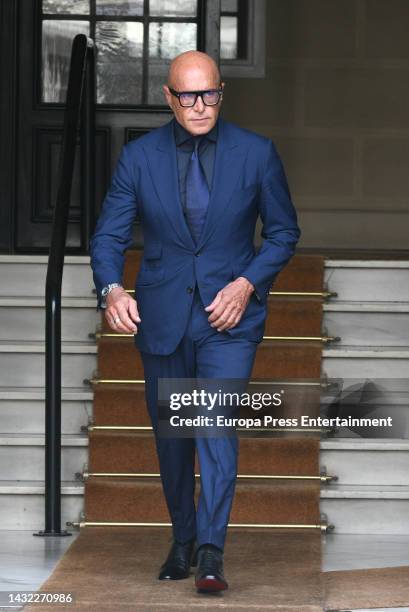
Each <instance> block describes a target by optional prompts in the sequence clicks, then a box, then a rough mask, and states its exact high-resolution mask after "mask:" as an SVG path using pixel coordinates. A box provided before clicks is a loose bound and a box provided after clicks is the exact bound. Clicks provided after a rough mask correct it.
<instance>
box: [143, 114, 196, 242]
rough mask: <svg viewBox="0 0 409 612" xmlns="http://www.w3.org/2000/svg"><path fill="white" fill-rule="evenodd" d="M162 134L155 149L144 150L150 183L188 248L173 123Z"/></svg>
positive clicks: (188, 240) (191, 240)
mask: <svg viewBox="0 0 409 612" xmlns="http://www.w3.org/2000/svg"><path fill="white" fill-rule="evenodd" d="M162 129H163V133H162V136H161V138H160V139H159V142H158V143H157V146H156V148H154V149H153V148H152V149H147V148H145V154H146V157H147V159H148V166H149V172H150V174H151V177H152V183H153V185H154V188H155V190H156V193H157V195H158V197H159V200H160V203H161V205H162V208H163V210H164V212H165V214H166V215H167V217H168V219H169V221H170V223H171V224H172V226H173V228H174V229H175V231H176V232H177V234H178V236H179V237H180V239H181V240H182V241H183V242H184V243H185V244H187V245H188V246H189V247H190V248H194V247H195V244H194V241H193V238H192V236H191V233H190V231H189V228H188V226H187V224H186V220H185V217H184V214H183V209H182V203H181V201H180V192H179V181H178V167H177V159H176V144H175V139H174V136H173V121H170V122H169V123H167V124H166V125H164V126H163V128H162Z"/></svg>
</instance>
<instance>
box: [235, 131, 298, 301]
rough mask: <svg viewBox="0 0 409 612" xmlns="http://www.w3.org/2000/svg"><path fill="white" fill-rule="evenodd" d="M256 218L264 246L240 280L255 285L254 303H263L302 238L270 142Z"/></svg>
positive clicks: (281, 169)
mask: <svg viewBox="0 0 409 612" xmlns="http://www.w3.org/2000/svg"><path fill="white" fill-rule="evenodd" d="M259 214H260V217H261V221H262V224H263V225H262V231H261V236H262V238H263V242H262V244H261V247H260V249H259V251H258V253H257V254H256V255H255V257H253V259H252V260H251V262H250V264H249V265H248V266H247V268H246V269H245V270H243V272H242V273H241V275H240V276H245V277H246V278H247V279H248V280H249V281H250V282H251V283H252V284H253V285H254V288H255V295H256V297H257V299H258V300H259V301H260V302H265V300H266V299H267V297H268V292H269V290H270V287H271V284H272V283H273V281H274V279H275V277H276V276H277V274H278V273H279V272H280V270H281V269H282V268H283V267H284V266H285V265H286V263H287V262H288V261H289V260H290V259H291V257H292V256H293V254H294V252H295V247H296V244H297V242H298V240H299V238H300V235H301V230H300V228H299V227H298V223H297V214H296V210H295V208H294V205H293V203H292V200H291V195H290V190H289V187H288V183H287V178H286V175H285V171H284V168H283V164H282V162H281V159H280V157H279V154H278V153H277V150H276V148H275V146H274V144H273V142H272V141H271V140H270V141H269V143H268V153H267V160H266V163H265V167H264V172H263V176H262V183H261V189H260V196H259Z"/></svg>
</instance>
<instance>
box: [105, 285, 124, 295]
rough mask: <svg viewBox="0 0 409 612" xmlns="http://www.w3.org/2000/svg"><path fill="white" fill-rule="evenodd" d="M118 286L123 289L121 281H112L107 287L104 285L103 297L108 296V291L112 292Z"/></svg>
mask: <svg viewBox="0 0 409 612" xmlns="http://www.w3.org/2000/svg"><path fill="white" fill-rule="evenodd" d="M117 287H121V289H123V287H122V285H121V283H110V284H109V285H107V286H106V287H104V288H103V289H102V291H101V295H102V297H103V298H106V296H107V295H108V293H111V291H112V290H113V289H116V288H117Z"/></svg>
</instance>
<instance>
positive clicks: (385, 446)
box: [0, 256, 409, 534]
mask: <svg viewBox="0 0 409 612" xmlns="http://www.w3.org/2000/svg"><path fill="white" fill-rule="evenodd" d="M46 264H47V258H46V257H44V256H0V271H1V278H2V280H3V282H2V283H1V286H0V501H1V503H0V508H1V510H0V512H1V520H2V522H1V528H2V529H30V530H37V529H42V528H43V527H44V497H43V495H44V486H43V480H44V439H43V438H44V436H43V432H44V389H43V385H44V320H45V313H44V297H43V293H44V284H45V272H46ZM325 274H326V281H327V285H328V289H330V290H331V291H335V292H337V294H338V296H337V297H336V298H331V300H329V301H328V302H327V303H325V304H324V326H325V328H326V329H325V330H324V332H325V333H326V334H327V335H330V336H339V337H340V338H341V340H340V341H339V342H338V343H333V344H329V345H328V346H327V347H326V348H325V349H324V351H323V367H322V370H323V374H326V375H327V376H328V377H329V378H342V379H345V382H347V381H355V382H356V381H357V379H359V380H360V381H362V380H364V379H370V380H372V381H374V380H379V379H382V388H381V389H379V392H380V394H381V400H382V401H381V405H382V406H384V405H387V406H388V409H389V408H390V409H391V410H393V411H394V412H393V414H394V415H396V418H397V419H398V423H399V429H398V431H396V432H395V431H394V436H395V439H390V438H387V437H380V438H376V439H374V438H370V437H360V436H358V435H357V434H356V433H354V432H352V431H348V430H346V431H342V430H341V431H338V432H336V434H335V436H334V437H331V438H327V439H323V440H322V441H321V464H322V467H324V466H325V468H326V471H327V473H328V474H331V475H335V476H338V480H337V481H336V482H331V483H330V484H328V485H322V492H321V511H322V512H324V513H326V515H327V517H328V522H329V523H331V524H333V525H335V529H336V533H385V534H388V533H391V534H392V533H393V534H397V533H400V534H403V533H405V534H409V518H408V517H409V512H408V508H409V470H408V469H407V468H408V467H409V425H408V422H409V421H408V414H409V410H408V409H409V401H408V397H409V393H408V391H409V389H408V387H407V385H409V382H407V381H409V359H408V357H409V325H408V322H409V262H404V261H358V260H348V261H341V260H335V259H334V260H328V261H327V262H326V270H325ZM92 288H93V283H92V275H91V270H90V267H89V258H88V257H78V256H70V257H66V258H65V270H64V281H63V300H62V335H63V362H62V372H63V406H62V432H63V434H62V481H63V485H62V494H63V495H62V525H63V526H64V525H65V522H66V521H76V520H78V517H79V516H80V513H81V511H82V510H83V492H84V484H83V482H82V481H81V480H80V479H78V478H77V476H76V475H79V474H82V473H83V471H84V466H86V465H87V464H88V460H89V458H88V432H87V431H85V429H84V427H85V428H86V427H87V425H88V423H89V422H90V420H91V418H92V399H93V392H92V389H91V388H90V387H89V386H87V385H86V384H85V383H84V379H90V378H92V376H93V373H94V371H95V369H96V365H97V363H96V344H95V340H94V339H92V338H90V337H89V334H92V333H94V332H95V329H96V327H97V325H98V324H99V322H100V316H99V314H98V313H97V312H96V308H95V304H96V302H95V296H94V295H93V293H92ZM405 381H406V383H407V384H405ZM81 428H82V429H81Z"/></svg>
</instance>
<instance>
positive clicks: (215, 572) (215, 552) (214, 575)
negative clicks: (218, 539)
mask: <svg viewBox="0 0 409 612" xmlns="http://www.w3.org/2000/svg"><path fill="white" fill-rule="evenodd" d="M195 584H196V588H197V590H198V591H224V590H225V589H227V588H228V586H229V585H228V584H227V582H226V579H225V577H224V576H223V552H222V551H221V550H220V549H219V548H217V547H216V546H214V545H212V544H202V546H200V548H199V549H198V552H197V569H196V578H195Z"/></svg>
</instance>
